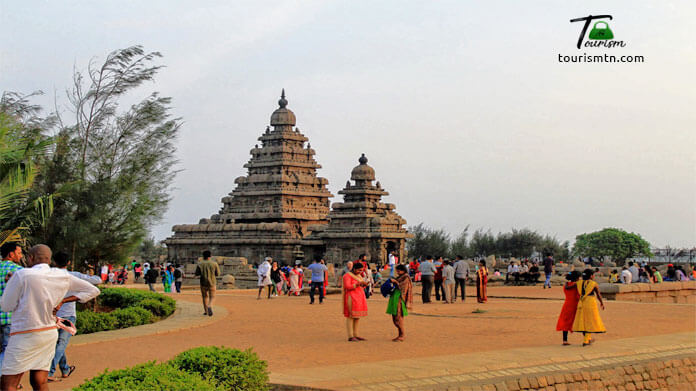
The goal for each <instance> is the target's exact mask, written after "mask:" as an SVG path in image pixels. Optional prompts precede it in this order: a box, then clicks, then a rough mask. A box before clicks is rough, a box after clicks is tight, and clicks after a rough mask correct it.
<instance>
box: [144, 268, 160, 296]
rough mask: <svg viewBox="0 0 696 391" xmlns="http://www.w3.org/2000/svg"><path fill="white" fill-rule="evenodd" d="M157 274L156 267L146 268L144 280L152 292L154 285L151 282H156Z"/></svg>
mask: <svg viewBox="0 0 696 391" xmlns="http://www.w3.org/2000/svg"><path fill="white" fill-rule="evenodd" d="M158 276H159V270H157V268H156V267H154V266H153V267H151V268H150V269H148V271H147V273H145V282H146V283H147V286H149V287H150V290H151V291H152V292H154V291H155V286H154V285H153V284H156V283H157V277H158Z"/></svg>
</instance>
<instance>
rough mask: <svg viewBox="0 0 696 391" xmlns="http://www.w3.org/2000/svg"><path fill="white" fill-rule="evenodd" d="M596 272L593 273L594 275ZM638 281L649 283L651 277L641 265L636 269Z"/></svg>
mask: <svg viewBox="0 0 696 391" xmlns="http://www.w3.org/2000/svg"><path fill="white" fill-rule="evenodd" d="M596 274H597V273H595V275H596ZM638 282H643V283H646V282H647V283H651V282H652V279H651V278H650V275H649V274H648V272H647V271H646V270H645V268H643V267H642V266H641V267H640V268H639V269H638Z"/></svg>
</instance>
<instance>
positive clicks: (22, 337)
mask: <svg viewBox="0 0 696 391" xmlns="http://www.w3.org/2000/svg"><path fill="white" fill-rule="evenodd" d="M50 262H51V249H50V248H49V247H48V246H46V245H43V244H39V245H36V246H34V247H32V248H31V249H30V250H29V254H28V257H27V265H28V268H26V269H21V270H17V271H16V272H14V275H13V276H12V277H11V278H10V279H9V281H8V282H7V285H6V287H5V291H4V292H3V295H2V298H1V299H0V307H2V310H3V311H5V312H12V333H11V338H10V340H9V342H8V344H7V348H6V349H5V357H4V359H3V362H2V379H1V380H0V383H1V384H0V387H2V389H3V390H12V391H13V390H16V389H17V387H18V386H19V382H20V380H21V379H22V375H23V374H24V373H25V372H27V371H30V382H31V386H32V388H33V389H34V390H47V389H48V387H47V385H46V383H47V381H48V370H49V369H50V368H51V361H52V359H53V356H54V355H55V351H56V342H57V340H58V332H57V330H56V329H57V328H58V327H59V326H58V324H57V320H56V317H55V315H54V313H55V312H56V311H59V310H60V308H61V306H62V305H64V304H65V303H70V302H73V301H78V300H79V301H80V302H83V303H84V302H86V301H88V300H91V299H93V298H95V297H97V295H99V289H97V288H96V287H95V286H94V285H92V284H90V283H89V282H87V281H83V280H81V279H79V278H77V277H75V276H72V275H70V274H68V273H66V272H65V270H60V269H56V268H51V267H50V266H49V263H50ZM68 292H70V295H69V296H67V297H66V294H67V293H68ZM61 327H66V326H64V325H63V324H61Z"/></svg>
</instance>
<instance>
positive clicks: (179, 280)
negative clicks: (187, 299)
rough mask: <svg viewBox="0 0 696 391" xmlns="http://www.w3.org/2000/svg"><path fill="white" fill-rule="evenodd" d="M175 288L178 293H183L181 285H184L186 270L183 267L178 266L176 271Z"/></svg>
mask: <svg viewBox="0 0 696 391" xmlns="http://www.w3.org/2000/svg"><path fill="white" fill-rule="evenodd" d="M173 273H174V287H175V288H176V293H181V284H183V283H184V277H185V276H186V275H185V274H184V269H183V267H182V266H181V265H176V267H175V269H174V272H173Z"/></svg>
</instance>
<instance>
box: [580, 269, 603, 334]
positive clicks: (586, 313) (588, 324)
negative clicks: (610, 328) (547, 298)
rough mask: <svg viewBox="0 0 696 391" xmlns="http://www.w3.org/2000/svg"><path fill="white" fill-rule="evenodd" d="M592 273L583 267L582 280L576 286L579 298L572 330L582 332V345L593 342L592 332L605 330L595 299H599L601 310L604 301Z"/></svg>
mask: <svg viewBox="0 0 696 391" xmlns="http://www.w3.org/2000/svg"><path fill="white" fill-rule="evenodd" d="M593 274H594V271H592V269H585V270H584V271H583V272H582V282H581V283H579V284H578V286H577V289H578V293H579V294H580V300H579V302H578V310H577V313H576V314H575V321H574V322H573V331H576V332H582V335H583V336H584V338H583V341H582V346H587V345H589V344H591V343H592V342H594V339H592V334H596V333H605V332H606V331H607V330H606V328H604V323H602V318H600V317H599V310H598V309H597V301H599V305H600V306H601V308H602V310H604V302H603V301H602V295H601V294H600V293H599V285H597V283H596V282H594V281H593V280H592V278H593ZM593 296H594V297H593ZM595 298H596V300H595Z"/></svg>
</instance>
